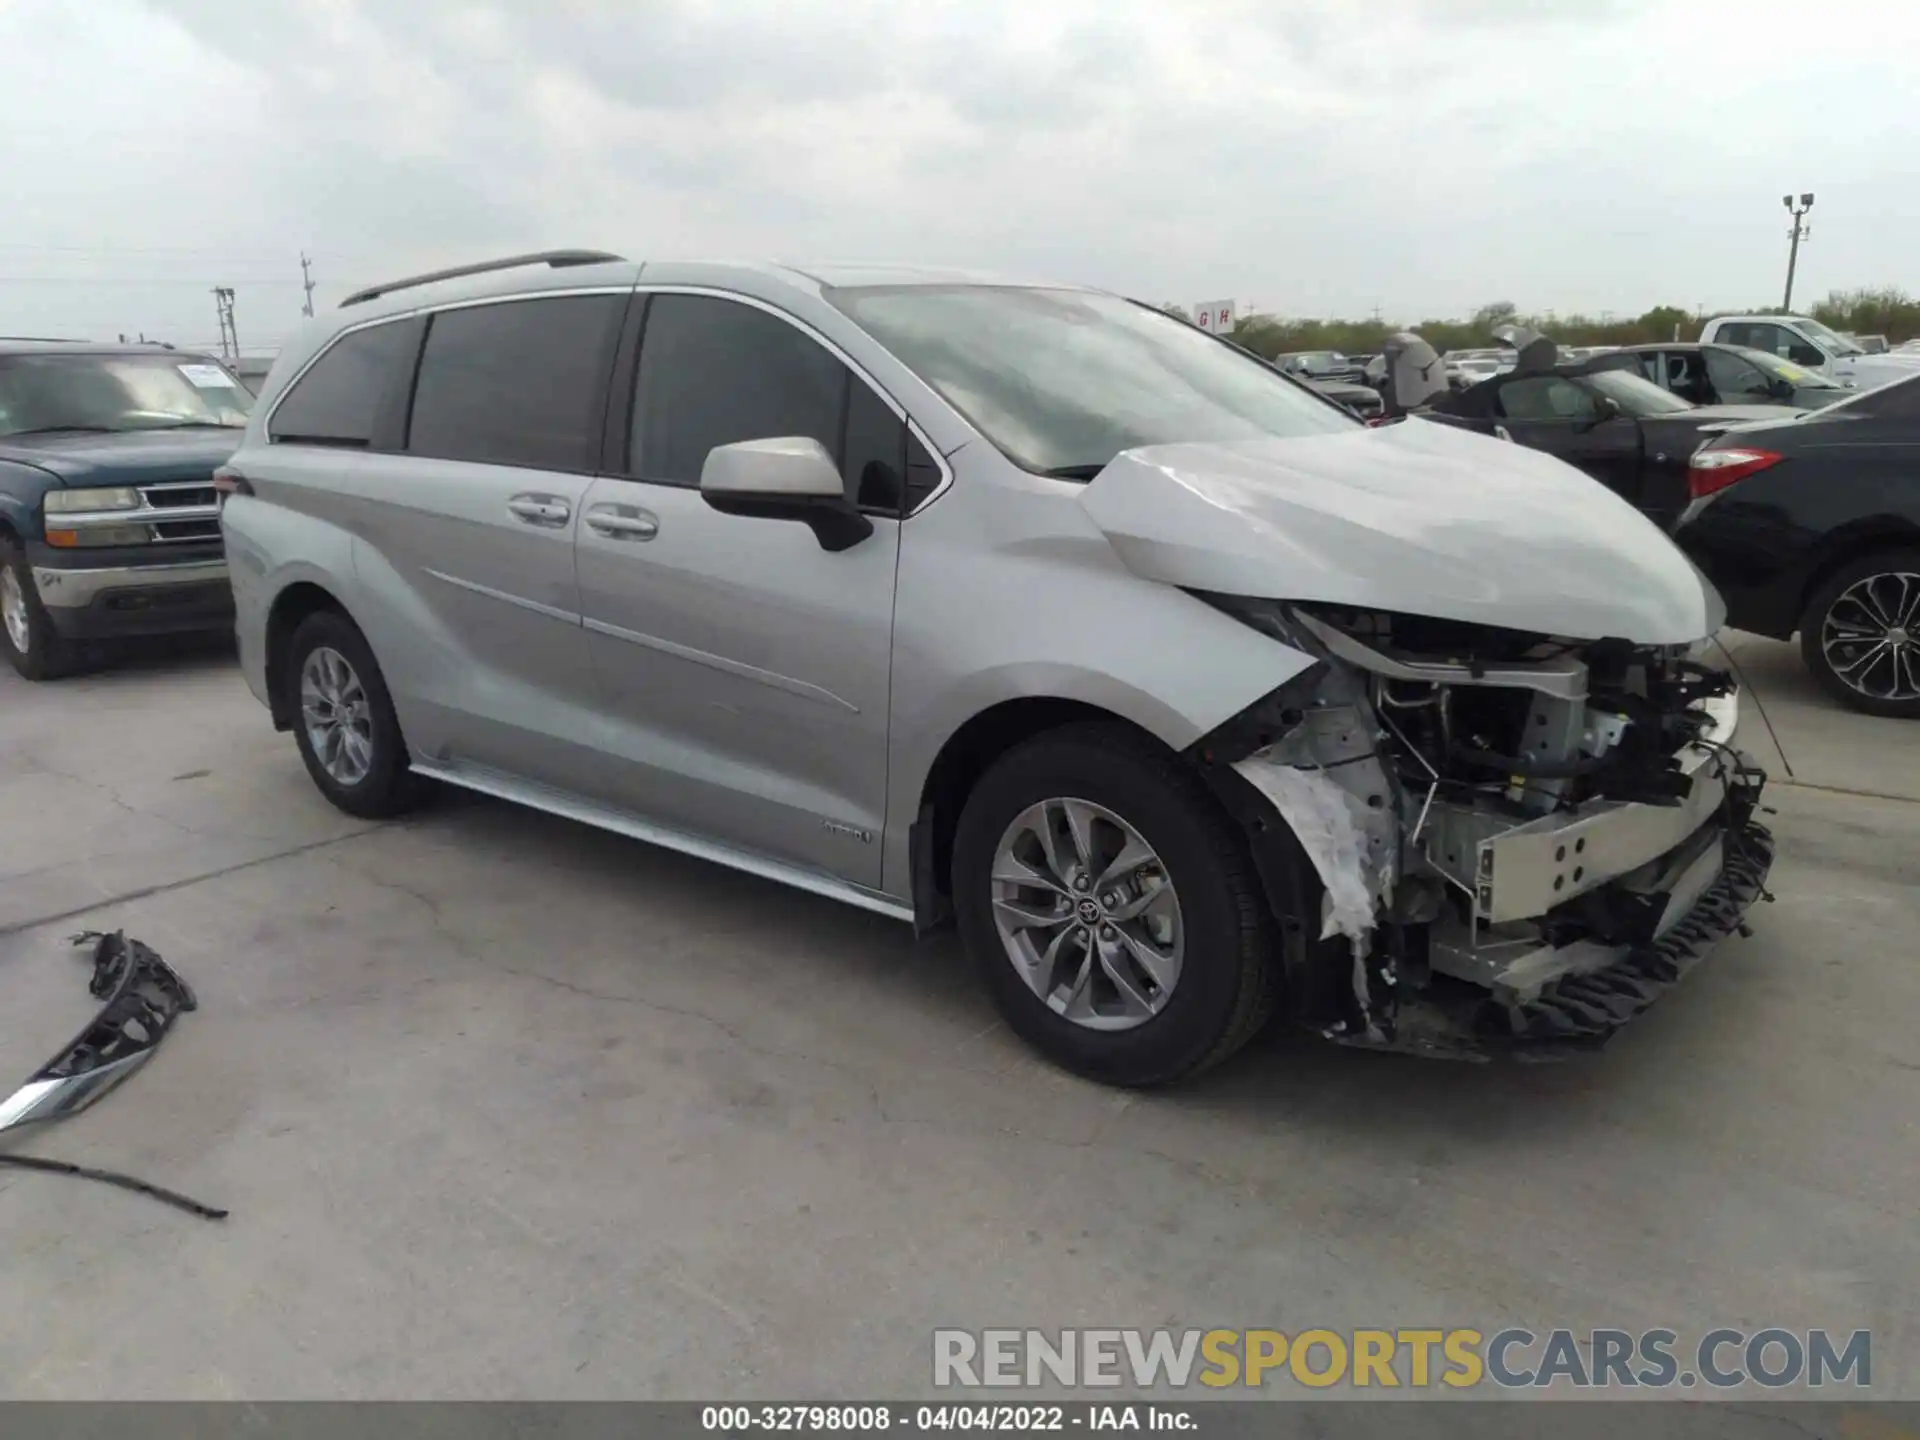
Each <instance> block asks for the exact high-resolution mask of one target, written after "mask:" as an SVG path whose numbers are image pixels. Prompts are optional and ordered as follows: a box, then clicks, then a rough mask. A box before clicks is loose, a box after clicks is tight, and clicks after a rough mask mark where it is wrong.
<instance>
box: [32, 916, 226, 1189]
mask: <svg viewBox="0 0 1920 1440" xmlns="http://www.w3.org/2000/svg"><path fill="white" fill-rule="evenodd" d="M73 943H74V944H75V945H85V944H88V943H91V944H92V945H93V974H92V975H91V976H89V977H88V980H87V990H88V992H89V993H90V994H92V995H93V996H94V998H95V999H97V1000H100V1001H103V1002H104V1003H103V1004H102V1005H101V1007H100V1011H99V1013H98V1014H97V1015H95V1016H94V1018H93V1021H92V1023H91V1024H89V1025H88V1026H87V1028H86V1029H84V1030H82V1031H81V1032H80V1033H79V1034H78V1035H76V1036H75V1037H74V1038H73V1041H72V1042H71V1043H70V1044H69V1045H68V1046H67V1047H66V1048H65V1049H64V1050H62V1051H61V1052H60V1053H59V1054H58V1055H55V1056H54V1057H53V1059H51V1060H49V1061H48V1062H47V1063H46V1064H44V1065H42V1066H41V1067H40V1068H39V1069H38V1070H36V1071H34V1072H33V1074H32V1075H31V1076H29V1077H28V1078H27V1081H26V1083H25V1084H24V1085H22V1086H20V1088H19V1089H17V1090H16V1091H14V1092H13V1094H11V1095H9V1096H7V1097H6V1098H5V1100H3V1101H0V1131H5V1130H10V1129H13V1128H15V1127H16V1126H21V1125H29V1124H33V1123H35V1122H44V1121H51V1120H59V1119H63V1118H65V1117H66V1116H68V1115H72V1114H75V1113H77V1112H79V1111H81V1110H84V1109H85V1108H86V1107H87V1106H88V1105H91V1104H92V1103H93V1102H94V1101H95V1100H98V1099H99V1098H100V1097H101V1096H102V1095H104V1094H106V1093H107V1091H109V1090H111V1089H112V1088H113V1087H114V1086H116V1085H118V1084H119V1083H120V1081H122V1080H124V1079H125V1078H126V1077H127V1076H128V1075H130V1074H132V1073H133V1072H134V1071H135V1070H137V1069H139V1068H140V1066H141V1065H143V1064H144V1063H145V1062H146V1060H147V1059H148V1057H149V1056H151V1055H152V1054H153V1052H154V1051H155V1050H156V1049H157V1048H158V1047H159V1045H160V1042H161V1040H163V1039H164V1038H165V1037H166V1034H167V1031H168V1030H170V1029H171V1028H172V1026H173V1022H174V1021H175V1020H177V1019H178V1018H179V1017H180V1016H181V1015H182V1014H183V1013H184V1012H186V1011H188V1010H194V1009H198V1008H199V1003H200V1002H199V1000H198V999H197V998H196V997H195V996H194V993H193V987H192V986H190V985H188V984H187V982H186V981H185V980H183V979H181V978H180V976H179V975H178V974H176V973H175V972H174V971H173V969H172V968H171V967H170V966H168V964H167V962H166V961H164V960H162V959H161V958H160V956H159V954H158V953H157V952H155V951H154V950H153V949H151V948H150V947H149V946H146V945H143V944H142V943H141V942H140V941H138V940H129V939H128V938H127V936H126V932H125V931H115V932H114V933H112V934H102V933H101V932H99V931H94V930H89V931H86V932H83V933H82V934H79V935H76V936H74V937H73ZM0 1166H8V1167H12V1168H14V1169H18V1170H34V1171H39V1172H41V1173H43V1174H51V1175H71V1176H73V1177H75V1178H77V1179H81V1180H93V1181H96V1182H98V1183H100V1184H103V1185H112V1186H115V1187H117V1188H119V1189H122V1190H129V1191H132V1192H133V1193H134V1194H137V1195H146V1196H149V1197H151V1198H152V1199H155V1200H158V1201H160V1202H161V1204H163V1205H171V1206H173V1207H174V1208H175V1209H177V1210H184V1211H186V1212H187V1213H188V1214H190V1215H198V1216H200V1217H202V1218H203V1219H207V1220H224V1219H226V1218H227V1212H226V1211H225V1210H223V1209H221V1208H219V1207H218V1206H215V1205H206V1204H203V1203H202V1202H200V1201H198V1200H195V1199H193V1198H192V1197H191V1196H189V1195H182V1194H181V1193H180V1192H179V1191H177V1190H169V1189H167V1188H166V1187H165V1186H163V1185H155V1184H152V1183H151V1182H149V1181H146V1180H141V1179H139V1178H138V1177H136V1176H133V1175H123V1174H121V1173H119V1172H118V1171H114V1170H101V1169H96V1168H95V1167H93V1166H91V1165H75V1164H72V1163H71V1162H69V1161H66V1160H52V1159H48V1158H47V1157H45V1156H40V1155H12V1154H0Z"/></svg>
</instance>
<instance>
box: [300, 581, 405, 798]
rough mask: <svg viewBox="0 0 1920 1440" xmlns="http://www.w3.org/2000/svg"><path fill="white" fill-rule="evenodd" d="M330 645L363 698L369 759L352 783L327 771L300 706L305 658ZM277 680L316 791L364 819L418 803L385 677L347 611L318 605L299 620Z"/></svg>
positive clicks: (403, 741)
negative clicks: (370, 752)
mask: <svg viewBox="0 0 1920 1440" xmlns="http://www.w3.org/2000/svg"><path fill="white" fill-rule="evenodd" d="M323 648H324V649H329V650H332V651H333V652H334V653H336V654H337V655H340V656H342V657H343V658H344V659H345V660H346V662H347V664H348V665H350V666H351V667H352V668H353V673H354V675H355V676H356V677H358V679H359V682H360V686H361V688H362V689H363V690H364V692H365V695H366V701H367V706H366V708H367V720H368V734H369V736H370V739H371V742H372V758H371V761H370V763H369V764H368V766H367V769H366V773H365V774H364V775H362V776H361V777H360V778H359V779H357V780H355V781H354V782H353V783H351V784H345V783H342V782H341V781H340V780H339V779H336V778H335V777H334V776H333V775H330V774H328V773H327V767H326V765H325V764H324V763H323V762H322V760H321V757H320V756H319V755H318V754H317V753H316V752H315V750H314V745H313V739H312V736H311V735H310V734H309V733H308V727H307V723H306V716H305V714H304V712H303V710H302V706H301V683H300V677H301V673H302V671H303V670H304V668H305V666H306V663H307V659H308V657H309V656H311V655H312V654H313V653H314V652H315V651H316V650H320V649H323ZM279 683H280V684H281V685H283V686H285V687H286V688H285V689H284V690H283V691H282V692H281V693H282V694H283V695H284V696H285V697H286V702H287V713H288V714H290V715H291V716H292V718H293V734H294V738H295V740H296V741H297V742H298V744H299V746H300V758H301V760H303V761H305V762H306V767H307V774H309V775H311V776H312V777H313V783H314V784H315V785H317V786H318V787H319V788H320V793H321V794H322V795H325V796H326V797H327V799H329V800H331V801H332V802H333V803H334V805H336V806H337V807H338V808H340V809H342V810H344V811H346V812H347V814H349V815H356V816H359V817H360V818H361V819H363V820H385V819H387V818H389V817H391V816H394V815H399V814H402V813H403V812H405V811H407V810H410V809H412V808H413V807H414V806H415V805H417V804H419V803H420V801H421V799H422V798H423V797H424V796H425V794H426V790H427V786H426V783H425V782H424V781H423V780H422V779H421V778H420V777H419V776H418V775H415V774H414V773H413V770H412V768H411V766H412V760H411V757H409V756H408V754H407V742H406V740H405V738H404V737H403V736H402V735H401V733H400V720H399V717H398V716H396V715H395V714H394V710H393V697H392V696H391V695H390V694H389V693H388V691H387V682H386V678H385V676H383V675H382V674H381V673H380V665H379V662H378V661H376V660H375V659H374V658H373V650H372V649H371V648H370V647H369V646H368V644H367V642H366V637H365V636H363V635H362V634H361V633H360V630H359V627H358V626H356V625H355V624H354V623H353V622H352V621H351V620H349V619H347V617H346V616H344V615H342V614H340V613H339V612H338V611H334V610H322V611H319V612H317V613H315V614H313V615H309V616H308V617H307V618H306V619H305V620H303V621H301V622H300V627H299V628H298V629H297V630H295V631H294V632H293V639H292V640H291V641H290V642H288V645H287V649H286V653H285V656H284V658H283V661H282V664H281V666H280V671H279Z"/></svg>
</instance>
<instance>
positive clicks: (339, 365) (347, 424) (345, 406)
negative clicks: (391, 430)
mask: <svg viewBox="0 0 1920 1440" xmlns="http://www.w3.org/2000/svg"><path fill="white" fill-rule="evenodd" d="M421 327H422V322H421V321H419V320H417V319H414V320H393V321H386V322H383V323H381V324H378V325H369V326H367V327H366V328H365V329H363V330H352V331H349V332H347V333H346V334H344V335H342V336H340V338H339V339H337V340H335V341H334V342H333V343H332V344H331V345H329V346H328V347H327V348H326V350H325V351H323V352H322V353H321V355H320V358H319V359H318V360H315V361H314V362H313V363H312V364H311V365H309V366H308V367H307V369H306V371H305V373H303V374H302V375H301V376H300V378H299V379H298V380H295V381H294V382H293V385H292V386H291V388H289V389H288V391H287V393H286V396H285V397H284V398H283V399H282V400H280V402H279V403H278V404H277V405H275V406H274V410H273V414H272V416H271V417H270V419H269V421H268V425H267V438H268V440H269V441H272V442H273V443H275V444H281V445H344V446H350V447H356V448H365V447H368V446H371V445H372V444H373V441H374V436H375V435H376V434H377V433H378V430H379V424H380V420H381V418H382V416H383V414H385V413H387V412H388V411H389V410H390V408H391V407H393V406H395V405H397V404H399V403H401V402H402V401H403V400H404V397H405V394H406V386H407V382H408V380H409V379H410V378H411V375H412V372H413V361H414V356H415V355H416V354H417V353H418V351H419V345H420V331H421Z"/></svg>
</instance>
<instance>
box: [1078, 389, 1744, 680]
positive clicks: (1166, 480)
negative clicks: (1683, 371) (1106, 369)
mask: <svg viewBox="0 0 1920 1440" xmlns="http://www.w3.org/2000/svg"><path fill="white" fill-rule="evenodd" d="M1080 503H1081V505H1082V506H1083V507H1084V508H1085V510H1086V512H1087V514H1088V515H1089V516H1090V517H1091V518H1092V520H1093V522H1094V523H1095V524H1096V525H1098V526H1099V527H1100V529H1101V530H1102V531H1103V532H1104V533H1105V534H1106V536H1107V539H1108V540H1109V541H1110V542H1111V543H1112V545H1113V548H1114V550H1115V552H1116V553H1118V555H1119V556H1120V558H1121V560H1122V561H1123V562H1124V563H1125V564H1126V565H1127V567H1128V568H1129V569H1131V570H1132V571H1134V573H1135V574H1138V575H1141V576H1143V577H1145V578H1147V579H1150V580H1158V581H1161V582H1164V583H1166V584H1169V585H1179V586H1183V587H1185V588H1188V589H1195V590H1211V591H1215V592H1219V593H1225V594H1232V595H1247V596H1259V597H1262V598H1266V599H1276V600H1302V601H1319V602H1322V603H1326V604H1333V605H1350V606H1355V607H1359V608H1369V609H1380V610H1392V611H1398V612H1400V613H1403V614H1412V615H1427V616H1433V617H1435V618H1440V619H1448V620H1463V621H1468V622H1472V623H1477V624H1484V625H1498V626H1504V627H1507V628H1510V629H1515V630H1527V631H1533V632H1536V633H1542V634H1550V635H1562V636H1566V637H1568V638H1570V639H1600V638H1603V637H1608V636H1616V637H1620V638H1624V639H1627V640H1631V641H1634V642H1635V643H1638V644H1647V645H1667V644H1684V643H1687V642H1690V641H1693V640H1698V639H1700V638H1702V637H1704V636H1707V635H1711V634H1712V633H1713V632H1714V631H1715V630H1717V629H1718V628H1719V626H1720V622H1721V620H1722V619H1723V618H1724V616H1725V613H1726V612H1725V607H1724V606H1723V605H1722V604H1721V601H1720V597H1719V595H1718V593H1717V592H1715V590H1714V589H1713V586H1712V585H1711V584H1710V583H1709V582H1708V581H1707V579H1706V578H1705V577H1704V576H1703V575H1701V573H1700V572H1699V571H1698V570H1697V569H1696V568H1694V565H1693V562H1692V561H1690V560H1688V559H1687V557H1686V556H1685V555H1683V554H1681V552H1680V551H1679V550H1678V549H1677V548H1676V547H1675V546H1674V545H1673V544H1672V542H1671V541H1669V540H1668V539H1667V537H1666V536H1665V535H1664V534H1662V533H1661V532H1660V530H1659V528H1658V527H1657V526H1655V525H1654V524H1653V522H1652V521H1650V520H1648V519H1646V518H1645V517H1644V516H1642V515H1641V514H1640V513H1639V512H1638V511H1636V510H1635V509H1634V508H1633V507H1632V506H1631V505H1629V504H1627V502H1626V501H1624V500H1622V499H1620V498H1619V497H1618V496H1617V495H1615V494H1613V492H1611V491H1610V490H1608V489H1606V488H1605V487H1604V486H1602V485H1601V484H1600V483H1599V482H1598V481H1595V480H1592V479H1590V478H1588V477H1587V476H1586V475H1584V474H1582V473H1581V472H1580V471H1578V470H1576V469H1574V468H1573V467H1572V466H1570V465H1567V464H1565V463H1564V462H1562V461H1559V460H1556V459H1554V458H1553V457H1552V456H1550V455H1547V454H1544V453H1542V452H1541V451H1538V450H1530V449H1527V448H1526V447H1524V446H1521V445H1514V444H1510V443H1508V442H1506V441H1501V440H1493V439H1488V438H1486V437H1484V436H1479V435H1475V434H1472V433H1470V432H1468V431H1464V430H1460V429H1458V428H1456V427H1453V426H1449V425H1437V424H1433V423H1430V422H1427V421H1424V420H1420V419H1417V418H1416V419H1409V420H1404V421H1402V422H1400V423H1399V424H1395V425H1387V426H1381V427H1378V428H1375V429H1362V428H1359V427H1356V428H1354V429H1352V430H1349V431H1342V432H1339V433H1336V434H1330V435H1315V436H1307V437H1303V438H1300V439H1291V440H1282V439H1261V440H1245V441H1234V442H1230V443H1224V444H1178V445H1153V446H1146V447H1143V448H1141V449H1137V450H1128V451H1125V452H1123V453H1121V454H1120V455H1118V456H1116V457H1115V458H1114V460H1113V462H1112V463H1111V464H1109V465H1108V466H1107V468H1106V469H1104V470H1102V471H1101V472H1100V474H1099V475H1098V476H1096V477H1095V478H1094V479H1093V481H1092V482H1091V483H1089V484H1088V486H1087V488H1086V491H1085V493H1084V494H1083V495H1082V496H1081V500H1080Z"/></svg>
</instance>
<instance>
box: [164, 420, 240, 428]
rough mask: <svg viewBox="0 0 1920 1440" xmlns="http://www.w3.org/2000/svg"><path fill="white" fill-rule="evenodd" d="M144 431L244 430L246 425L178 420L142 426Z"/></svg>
mask: <svg viewBox="0 0 1920 1440" xmlns="http://www.w3.org/2000/svg"><path fill="white" fill-rule="evenodd" d="M140 428H141V429H142V430H244V429H246V428H247V427H246V426H244V425H229V424H227V423H226V421H224V420H177V421H174V422H172V423H171V424H167V425H142V426H141V427H140Z"/></svg>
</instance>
